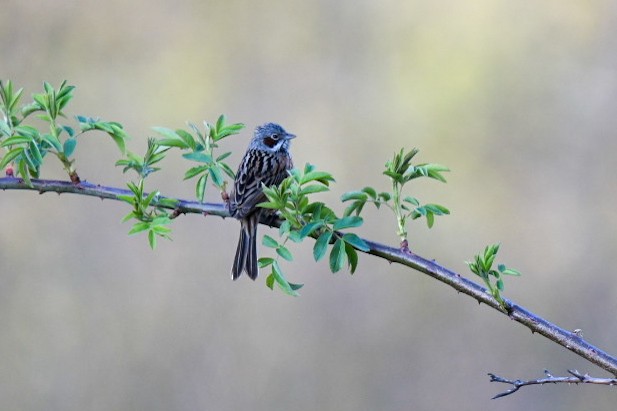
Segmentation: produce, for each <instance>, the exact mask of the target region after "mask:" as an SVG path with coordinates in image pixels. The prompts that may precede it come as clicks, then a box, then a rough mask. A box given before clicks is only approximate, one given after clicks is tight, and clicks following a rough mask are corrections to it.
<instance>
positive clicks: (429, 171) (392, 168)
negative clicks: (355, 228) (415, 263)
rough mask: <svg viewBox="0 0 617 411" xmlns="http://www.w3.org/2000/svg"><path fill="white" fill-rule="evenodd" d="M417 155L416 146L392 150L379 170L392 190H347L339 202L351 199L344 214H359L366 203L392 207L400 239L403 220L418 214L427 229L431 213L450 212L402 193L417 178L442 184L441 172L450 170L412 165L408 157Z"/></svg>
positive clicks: (432, 218) (404, 231)
mask: <svg viewBox="0 0 617 411" xmlns="http://www.w3.org/2000/svg"><path fill="white" fill-rule="evenodd" d="M416 154H418V150H417V149H415V148H414V149H412V150H410V151H409V152H407V153H406V152H405V151H404V150H403V149H401V150H400V151H399V152H398V153H395V154H394V156H393V158H392V159H391V160H388V162H386V165H385V170H384V172H383V174H384V175H386V176H387V177H388V178H389V179H390V181H391V185H392V191H390V192H387V191H382V192H379V193H378V192H377V190H375V189H374V188H373V187H364V188H363V189H361V190H357V191H350V192H347V193H345V194H343V195H342V197H341V200H342V201H343V202H346V201H351V203H350V205H349V206H347V208H346V209H345V213H344V214H345V215H346V216H349V215H352V214H355V215H356V216H359V215H360V213H361V212H362V209H363V208H364V206H365V205H366V204H367V203H372V204H374V205H375V207H377V208H378V209H379V208H380V207H381V206H382V205H383V206H386V207H388V208H389V209H390V210H392V211H393V212H394V214H395V216H396V220H397V224H398V231H397V235H399V236H400V238H401V241H403V240H406V239H407V222H408V221H409V220H416V219H418V218H421V217H425V218H426V223H427V225H428V227H429V228H431V227H433V224H434V223H435V216H441V215H447V214H450V211H449V210H448V209H447V208H446V207H444V206H442V205H439V204H433V203H429V204H421V203H420V201H419V200H418V199H417V198H416V197H413V196H409V195H407V196H403V187H404V186H405V184H407V183H409V182H410V181H411V180H414V179H416V178H420V177H427V178H431V179H434V180H437V181H441V182H443V183H445V182H446V179H445V178H444V176H443V173H444V172H447V171H450V170H449V169H448V168H447V167H445V166H442V165H440V164H434V163H423V164H417V165H413V164H412V162H411V161H412V159H413V158H414V156H415V155H416Z"/></svg>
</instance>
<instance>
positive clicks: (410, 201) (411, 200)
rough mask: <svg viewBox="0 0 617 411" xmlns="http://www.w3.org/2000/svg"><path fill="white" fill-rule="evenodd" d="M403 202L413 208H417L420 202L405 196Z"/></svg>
mask: <svg viewBox="0 0 617 411" xmlns="http://www.w3.org/2000/svg"><path fill="white" fill-rule="evenodd" d="M403 201H404V202H406V203H409V204H413V205H415V206H419V205H420V202H419V201H418V199H417V198H415V197H411V196H407V197H405V198H404V199H403Z"/></svg>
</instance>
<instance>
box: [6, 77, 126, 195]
mask: <svg viewBox="0 0 617 411" xmlns="http://www.w3.org/2000/svg"><path fill="white" fill-rule="evenodd" d="M43 89H44V91H43V92H42V93H37V94H33V96H32V98H33V101H32V102H31V103H29V104H26V105H22V106H21V108H18V106H19V102H20V100H21V96H22V94H23V89H18V90H14V89H13V84H12V83H11V81H7V82H6V84H4V83H3V82H2V81H0V112H2V114H3V118H2V119H1V120H0V147H2V148H4V149H5V151H6V153H5V154H4V155H3V157H2V159H1V160H0V168H6V173H7V174H9V175H12V173H13V170H15V169H16V171H17V174H18V175H19V176H20V177H21V178H23V179H24V181H25V182H26V184H28V185H30V186H31V185H32V183H31V178H38V177H39V175H40V169H41V166H42V165H43V161H44V158H45V156H46V155H47V154H48V153H51V154H53V155H54V156H56V157H57V158H58V160H60V162H61V163H62V167H63V168H64V170H65V171H66V172H67V173H68V175H69V178H70V179H71V181H72V182H73V183H79V182H80V178H79V175H78V174H77V170H76V169H75V166H74V163H75V159H74V158H73V153H74V151H75V148H76V146H77V141H78V140H77V137H78V136H80V135H81V134H84V133H85V132H88V131H91V130H100V131H104V132H105V133H107V134H108V135H110V136H111V137H112V139H113V140H114V141H115V142H116V144H117V145H118V147H119V148H120V151H122V152H123V153H124V149H125V141H126V140H127V139H128V138H129V136H128V135H127V134H126V132H125V131H124V130H123V128H122V126H121V125H120V124H118V123H115V122H105V121H100V120H95V119H91V118H88V117H83V116H77V117H76V120H77V122H78V124H79V132H77V131H76V130H75V129H74V128H73V127H71V126H70V125H67V124H62V123H61V122H60V120H61V118H66V116H65V115H64V112H63V110H64V108H65V107H66V106H67V104H68V103H69V102H70V101H71V99H72V98H73V91H74V90H75V87H74V86H70V85H67V82H66V81H63V82H62V83H61V84H60V86H59V87H58V88H57V89H54V88H53V86H52V85H51V84H49V83H47V82H45V83H44V84H43ZM34 113H38V114H37V115H36V117H37V118H39V119H40V120H43V121H44V122H45V123H47V124H48V127H49V131H48V132H41V131H40V130H38V129H37V128H36V127H34V126H32V125H29V124H25V120H26V119H28V117H29V116H30V115H32V114H34Z"/></svg>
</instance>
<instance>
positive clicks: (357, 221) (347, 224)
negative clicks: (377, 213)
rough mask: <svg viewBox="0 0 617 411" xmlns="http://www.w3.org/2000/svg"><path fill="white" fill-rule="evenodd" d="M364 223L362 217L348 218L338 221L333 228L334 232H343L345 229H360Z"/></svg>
mask: <svg viewBox="0 0 617 411" xmlns="http://www.w3.org/2000/svg"><path fill="white" fill-rule="evenodd" d="M363 221H364V220H363V219H362V217H358V216H347V217H343V218H339V219H338V220H336V221H335V222H334V225H333V226H332V228H333V229H334V230H342V229H344V228H351V227H359V226H361V225H362V223H363Z"/></svg>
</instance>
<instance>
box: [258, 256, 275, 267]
mask: <svg viewBox="0 0 617 411" xmlns="http://www.w3.org/2000/svg"><path fill="white" fill-rule="evenodd" d="M273 262H274V258H272V257H262V258H260V259H259V260H257V265H258V266H259V268H264V267H267V266H269V265H271V264H272V263H273Z"/></svg>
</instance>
